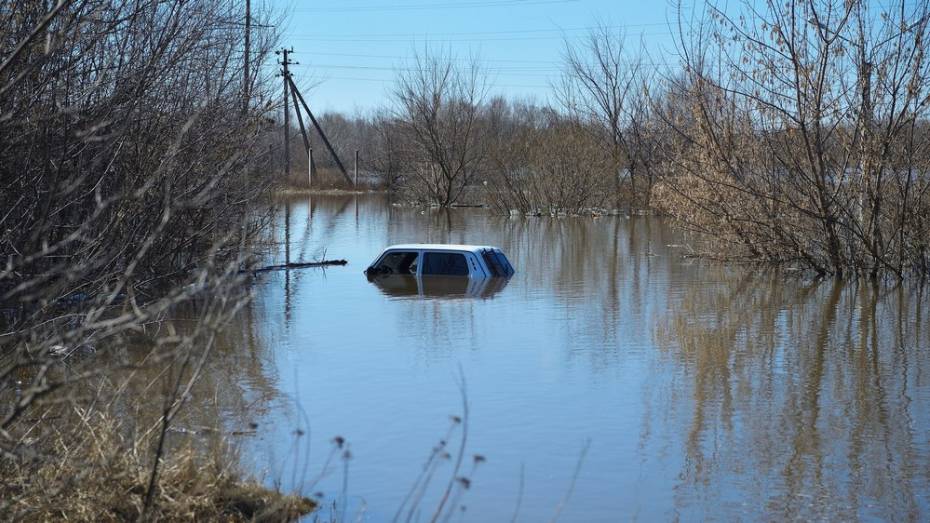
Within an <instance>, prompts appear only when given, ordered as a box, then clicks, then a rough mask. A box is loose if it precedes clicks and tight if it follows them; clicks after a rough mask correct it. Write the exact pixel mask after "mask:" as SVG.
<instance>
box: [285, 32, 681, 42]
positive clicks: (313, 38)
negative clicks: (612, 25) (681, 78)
mask: <svg viewBox="0 0 930 523" xmlns="http://www.w3.org/2000/svg"><path fill="white" fill-rule="evenodd" d="M672 34H675V33H673V32H672V31H663V32H655V33H643V34H642V35H639V36H669V35H672ZM361 36H364V35H360V37H321V36H291V37H290V39H292V40H302V41H311V42H335V43H358V42H370V43H407V42H411V41H414V42H417V43H431V42H435V43H455V42H516V41H534V40H562V39H563V38H565V35H551V36H512V37H498V38H433V37H431V36H430V35H428V34H420V35H414V34H411V35H410V36H409V37H408V38H362V37H361ZM421 37H424V38H423V39H422V40H421V39H420V38H421Z"/></svg>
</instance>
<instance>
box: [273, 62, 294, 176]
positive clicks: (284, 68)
mask: <svg viewBox="0 0 930 523" xmlns="http://www.w3.org/2000/svg"><path fill="white" fill-rule="evenodd" d="M293 52H294V49H293V48H291V49H287V48H281V49H279V50H277V51H275V52H274V54H276V55H281V61H280V62H278V63H280V64H281V76H283V77H284V175H285V177H287V178H290V176H291V147H290V146H291V110H290V107H289V103H288V94H290V93H289V92H288V88H289V87H290V85H291V72H290V71H289V70H288V66H289V65H295V64H296V63H297V62H292V61H291V59H290V57H288V55H289V54H290V53H293ZM295 109H296V107H295Z"/></svg>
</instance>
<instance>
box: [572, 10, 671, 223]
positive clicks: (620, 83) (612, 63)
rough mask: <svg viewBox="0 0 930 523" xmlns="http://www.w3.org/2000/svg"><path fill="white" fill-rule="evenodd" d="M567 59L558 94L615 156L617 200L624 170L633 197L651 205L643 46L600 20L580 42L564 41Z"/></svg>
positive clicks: (650, 167) (647, 102)
mask: <svg viewBox="0 0 930 523" xmlns="http://www.w3.org/2000/svg"><path fill="white" fill-rule="evenodd" d="M564 63H565V64H564V73H563V77H562V80H561V83H560V84H559V85H558V86H557V90H556V92H557V98H558V100H559V102H560V103H561V105H562V107H563V108H564V109H565V110H567V111H568V112H570V113H572V114H576V115H578V116H579V117H580V118H582V119H584V120H586V121H587V122H590V124H591V129H592V130H593V131H595V132H596V136H597V137H598V138H599V139H600V140H601V141H602V142H603V144H604V149H605V152H606V154H607V155H609V157H610V158H611V160H612V161H613V167H612V168H613V172H614V177H615V180H616V182H615V183H616V197H617V203H618V205H619V203H620V201H621V199H622V197H621V179H622V178H621V176H622V175H621V171H625V174H626V178H627V179H628V180H629V184H630V198H631V202H632V203H635V204H637V205H639V204H641V205H644V206H647V207H648V206H649V198H650V193H651V189H652V183H653V180H654V174H655V171H654V169H653V166H652V161H651V158H652V157H651V155H650V154H649V153H650V152H651V151H650V146H649V138H648V136H647V132H648V129H649V127H648V125H649V119H650V114H649V110H648V108H649V101H648V86H649V84H650V82H651V73H649V72H648V66H647V64H645V63H644V60H643V54H642V50H641V49H636V50H630V49H629V47H628V46H627V43H626V35H625V34H624V33H623V32H622V31H617V30H615V29H612V28H611V27H610V26H608V25H606V24H601V25H599V26H597V27H596V28H594V29H592V30H591V31H590V32H589V34H588V35H587V38H586V39H585V40H583V41H582V42H581V43H577V44H576V43H573V42H570V41H566V43H565V54H564Z"/></svg>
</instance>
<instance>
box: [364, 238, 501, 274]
mask: <svg viewBox="0 0 930 523" xmlns="http://www.w3.org/2000/svg"><path fill="white" fill-rule="evenodd" d="M513 273H514V270H513V266H511V265H510V262H509V261H508V260H507V257H506V256H504V253H503V252H502V251H501V250H500V249H498V248H497V247H491V246H485V245H446V244H439V243H412V244H405V245H392V246H390V247H388V248H387V249H384V252H382V253H381V255H380V256H378V258H377V259H376V260H375V261H374V263H372V264H371V266H369V267H368V268H367V269H366V270H365V274H366V275H367V276H368V279H369V280H370V279H372V278H375V277H377V276H387V275H407V276H418V277H419V276H467V277H469V278H508V277H510V276H512V275H513Z"/></svg>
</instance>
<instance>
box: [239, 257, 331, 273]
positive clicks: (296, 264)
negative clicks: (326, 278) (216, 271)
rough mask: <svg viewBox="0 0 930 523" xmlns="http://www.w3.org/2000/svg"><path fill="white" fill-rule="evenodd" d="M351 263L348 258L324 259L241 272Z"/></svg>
mask: <svg viewBox="0 0 930 523" xmlns="http://www.w3.org/2000/svg"><path fill="white" fill-rule="evenodd" d="M347 263H349V262H348V261H346V260H323V261H317V262H306V263H285V264H283V265H269V266H267V267H261V268H259V269H252V270H248V271H240V272H241V273H246V272H250V273H252V274H255V273H259V272H268V271H283V270H286V269H309V268H312V267H328V266H330V265H346V264H347Z"/></svg>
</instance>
